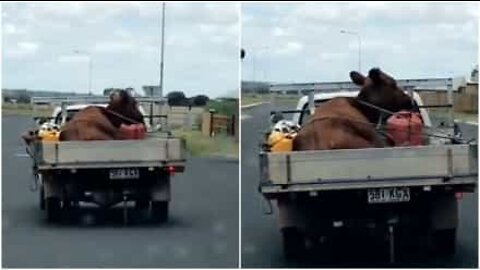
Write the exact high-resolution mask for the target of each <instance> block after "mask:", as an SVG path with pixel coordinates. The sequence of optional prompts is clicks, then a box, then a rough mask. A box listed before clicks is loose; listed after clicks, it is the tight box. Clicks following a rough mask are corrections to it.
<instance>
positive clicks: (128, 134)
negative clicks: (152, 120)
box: [120, 124, 146, 140]
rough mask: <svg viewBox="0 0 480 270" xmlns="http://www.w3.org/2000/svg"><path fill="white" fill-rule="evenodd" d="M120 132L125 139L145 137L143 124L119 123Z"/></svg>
mask: <svg viewBox="0 0 480 270" xmlns="http://www.w3.org/2000/svg"><path fill="white" fill-rule="evenodd" d="M120 132H121V133H122V137H123V138H124V139H125V140H141V139H144V138H145V133H146V130H145V126H144V125H143V124H134V125H123V124H122V125H121V126H120Z"/></svg>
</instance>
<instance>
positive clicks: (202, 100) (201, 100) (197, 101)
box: [191, 95, 210, 106]
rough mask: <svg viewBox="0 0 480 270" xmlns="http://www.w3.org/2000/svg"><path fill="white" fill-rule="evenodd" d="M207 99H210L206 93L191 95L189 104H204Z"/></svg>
mask: <svg viewBox="0 0 480 270" xmlns="http://www.w3.org/2000/svg"><path fill="white" fill-rule="evenodd" d="M209 100H210V99H209V98H208V96H206V95H197V96H195V97H193V100H192V103H191V104H192V105H193V106H206V105H207V102H208V101H209Z"/></svg>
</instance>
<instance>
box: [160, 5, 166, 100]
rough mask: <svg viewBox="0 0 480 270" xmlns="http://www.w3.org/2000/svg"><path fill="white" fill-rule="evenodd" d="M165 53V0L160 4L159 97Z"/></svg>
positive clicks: (161, 95) (161, 94)
mask: <svg viewBox="0 0 480 270" xmlns="http://www.w3.org/2000/svg"><path fill="white" fill-rule="evenodd" d="M164 53H165V2H163V4H162V48H161V51H160V93H159V94H160V97H163V69H164V63H163V58H164Z"/></svg>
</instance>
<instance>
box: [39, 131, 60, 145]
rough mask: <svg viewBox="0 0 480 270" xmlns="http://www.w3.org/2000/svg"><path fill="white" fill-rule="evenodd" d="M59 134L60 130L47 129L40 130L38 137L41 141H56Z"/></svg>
mask: <svg viewBox="0 0 480 270" xmlns="http://www.w3.org/2000/svg"><path fill="white" fill-rule="evenodd" d="M59 136H60V132H58V131H56V130H48V131H47V130H44V131H42V130H41V131H39V132H38V137H40V139H41V140H42V141H47V142H57V141H58V137H59Z"/></svg>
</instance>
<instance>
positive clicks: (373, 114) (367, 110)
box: [350, 97, 383, 123]
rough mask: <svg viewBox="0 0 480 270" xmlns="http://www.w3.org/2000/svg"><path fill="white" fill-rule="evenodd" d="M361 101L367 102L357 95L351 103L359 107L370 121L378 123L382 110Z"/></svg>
mask: <svg viewBox="0 0 480 270" xmlns="http://www.w3.org/2000/svg"><path fill="white" fill-rule="evenodd" d="M359 101H363V102H367V101H364V100H362V99H359V98H358V97H356V98H352V99H351V101H350V103H351V104H352V106H354V107H355V108H357V109H358V110H359V111H360V112H361V113H362V114H363V115H364V116H365V117H366V118H367V119H368V121H369V122H370V123H377V122H378V118H379V117H380V111H379V110H377V109H375V108H372V107H371V106H368V105H366V104H364V103H362V102H359ZM367 103H368V102H367ZM382 121H383V119H382Z"/></svg>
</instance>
